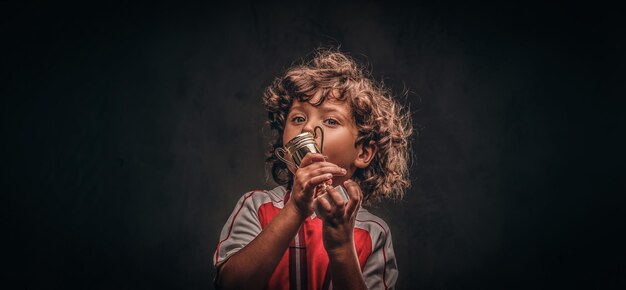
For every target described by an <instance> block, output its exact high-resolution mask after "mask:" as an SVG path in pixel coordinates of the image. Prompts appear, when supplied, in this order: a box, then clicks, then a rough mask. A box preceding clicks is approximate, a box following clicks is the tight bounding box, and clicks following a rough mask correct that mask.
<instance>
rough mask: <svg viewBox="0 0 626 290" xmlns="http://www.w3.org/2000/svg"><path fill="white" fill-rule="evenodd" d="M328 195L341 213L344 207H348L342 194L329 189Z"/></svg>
mask: <svg viewBox="0 0 626 290" xmlns="http://www.w3.org/2000/svg"><path fill="white" fill-rule="evenodd" d="M326 192H327V193H326V194H327V195H328V197H329V199H330V201H332V203H333V204H334V205H335V206H336V207H337V208H338V209H339V210H341V211H343V207H344V206H345V205H346V201H345V200H344V199H343V194H341V193H340V192H339V191H337V189H335V188H331V187H329V188H327V189H326Z"/></svg>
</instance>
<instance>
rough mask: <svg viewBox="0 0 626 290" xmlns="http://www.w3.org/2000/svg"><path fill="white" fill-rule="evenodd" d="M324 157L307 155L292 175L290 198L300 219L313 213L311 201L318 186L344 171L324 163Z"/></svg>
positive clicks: (344, 171) (316, 154) (312, 154)
mask: <svg viewBox="0 0 626 290" xmlns="http://www.w3.org/2000/svg"><path fill="white" fill-rule="evenodd" d="M325 160H326V159H325V158H324V155H322V154H318V153H309V154H307V155H305V156H304V158H302V162H300V168H298V169H297V170H296V172H295V173H294V180H293V186H292V191H291V197H290V199H289V201H288V202H293V204H294V205H295V207H296V209H297V210H298V212H299V213H300V214H301V216H302V217H307V216H309V215H311V214H312V213H313V199H314V196H315V189H316V187H317V186H318V185H320V184H323V183H326V182H329V181H330V182H332V178H333V175H339V176H343V175H345V174H346V170H345V169H343V168H341V167H339V166H337V165H335V164H333V163H330V162H326V161H325Z"/></svg>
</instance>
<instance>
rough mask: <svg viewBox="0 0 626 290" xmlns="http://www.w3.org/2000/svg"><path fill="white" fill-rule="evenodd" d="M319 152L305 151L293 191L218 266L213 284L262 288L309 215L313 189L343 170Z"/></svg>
mask: <svg viewBox="0 0 626 290" xmlns="http://www.w3.org/2000/svg"><path fill="white" fill-rule="evenodd" d="M324 160H325V159H324V156H323V155H321V154H313V153H310V154H307V155H306V156H305V157H304V158H303V159H302V162H301V164H300V166H301V167H300V168H299V169H298V170H297V171H296V173H295V178H294V184H293V190H292V193H291V196H290V198H289V200H288V201H287V202H286V203H285V206H284V208H283V209H282V210H281V211H280V212H279V213H278V215H276V217H274V219H272V221H271V222H270V223H269V225H267V226H266V227H265V228H264V229H263V230H262V231H261V232H260V233H259V234H258V235H257V236H256V237H255V238H254V239H253V240H252V241H251V242H250V243H248V244H247V245H246V246H245V247H243V248H242V249H241V250H239V251H238V252H236V253H235V254H233V255H232V256H231V257H230V258H229V259H228V260H226V261H225V262H224V263H223V264H221V266H219V268H218V273H219V274H218V276H217V281H216V284H217V285H218V286H219V287H221V288H223V289H262V288H263V287H265V285H266V284H267V281H268V280H269V278H270V277H271V275H272V273H273V272H274V269H275V268H276V265H278V262H279V261H280V259H281V258H282V256H283V254H284V253H285V251H286V250H287V247H288V246H289V243H290V242H291V240H292V239H293V237H294V236H295V235H296V233H297V232H298V229H299V228H300V226H301V225H302V222H303V221H304V219H306V218H307V217H308V216H309V215H311V214H312V212H313V210H312V206H311V205H312V203H313V194H314V191H315V188H316V187H317V186H318V185H320V184H322V183H324V182H330V181H331V179H332V177H333V175H344V174H345V173H346V172H345V170H342V169H341V168H339V167H338V166H337V165H334V164H332V163H328V162H324Z"/></svg>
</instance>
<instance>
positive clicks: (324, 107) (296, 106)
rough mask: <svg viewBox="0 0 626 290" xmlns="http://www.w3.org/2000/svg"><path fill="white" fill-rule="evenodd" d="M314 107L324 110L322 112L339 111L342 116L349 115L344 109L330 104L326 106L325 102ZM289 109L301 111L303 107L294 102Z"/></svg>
mask: <svg viewBox="0 0 626 290" xmlns="http://www.w3.org/2000/svg"><path fill="white" fill-rule="evenodd" d="M316 108H317V109H318V110H320V111H322V112H324V113H328V112H336V113H339V115H341V116H342V117H344V118H348V117H349V115H346V112H345V111H344V110H339V109H337V108H334V107H332V106H328V105H325V104H322V105H320V106H316ZM291 110H300V111H302V110H304V108H303V106H302V105H300V104H294V105H292V107H291Z"/></svg>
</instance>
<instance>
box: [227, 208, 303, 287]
mask: <svg viewBox="0 0 626 290" xmlns="http://www.w3.org/2000/svg"><path fill="white" fill-rule="evenodd" d="M305 218H306V216H303V215H302V214H301V213H299V211H298V210H297V209H296V208H295V206H294V204H293V203H292V202H287V204H285V207H284V208H283V210H281V211H280V212H279V213H278V215H277V216H276V217H275V218H274V219H273V220H272V222H270V224H269V225H268V226H267V227H265V229H263V230H262V231H261V233H260V234H259V235H258V236H257V237H256V238H255V239H254V240H252V241H251V242H250V243H249V244H248V245H247V246H245V247H244V248H242V249H241V250H239V251H238V252H237V253H235V254H233V255H232V256H231V257H230V258H229V259H228V260H226V261H225V262H224V263H223V264H222V265H221V266H220V267H219V269H218V271H219V275H218V277H217V279H218V280H217V281H216V282H217V285H219V286H221V288H223V289H262V288H263V287H264V286H265V284H267V281H268V280H269V277H270V276H271V275H272V272H273V271H274V269H275V268H276V265H277V264H278V262H279V261H280V259H281V257H282V256H283V254H284V253H285V250H286V249H287V247H288V246H289V243H290V242H291V239H292V238H293V237H294V236H295V235H296V233H297V231H298V229H299V228H300V225H301V224H302V222H303V221H304V219H305Z"/></svg>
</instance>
